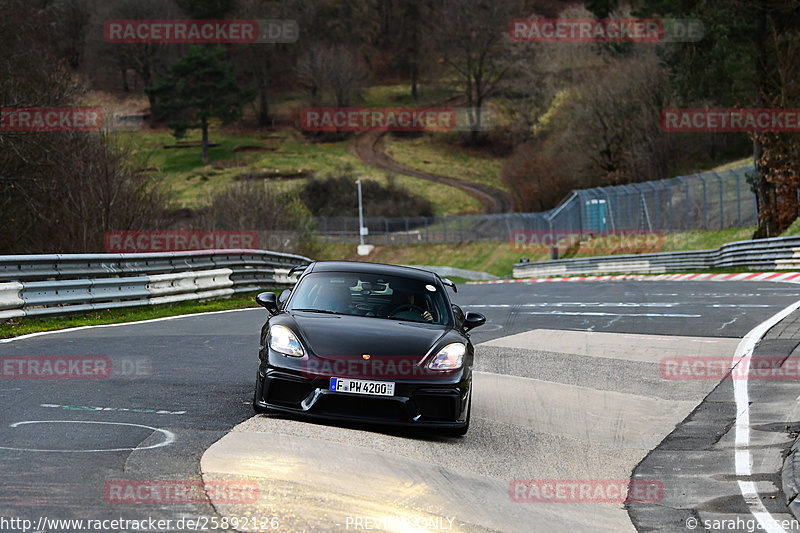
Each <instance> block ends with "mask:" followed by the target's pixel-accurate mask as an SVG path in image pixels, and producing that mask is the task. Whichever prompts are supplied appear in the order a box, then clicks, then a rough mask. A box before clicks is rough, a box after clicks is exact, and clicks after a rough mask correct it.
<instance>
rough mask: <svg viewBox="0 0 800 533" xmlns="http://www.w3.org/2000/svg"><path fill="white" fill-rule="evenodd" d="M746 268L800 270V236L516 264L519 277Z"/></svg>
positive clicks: (515, 270)
mask: <svg viewBox="0 0 800 533" xmlns="http://www.w3.org/2000/svg"><path fill="white" fill-rule="evenodd" d="M710 268H746V269H748V270H793V269H800V237H775V238H772V239H758V240H753V241H738V242H730V243H727V244H723V245H722V246H720V247H719V248H716V249H712V250H696V251H691V252H663V253H655V254H630V255H610V256H601V257H583V258H577V259H560V260H554V261H537V262H534V263H517V264H515V265H514V277H515V278H542V277H550V276H570V275H585V274H588V275H597V274H615V273H631V274H663V273H665V272H684V271H694V270H708V269H710Z"/></svg>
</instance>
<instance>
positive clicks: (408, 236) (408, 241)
mask: <svg viewBox="0 0 800 533" xmlns="http://www.w3.org/2000/svg"><path fill="white" fill-rule="evenodd" d="M403 220H405V222H406V243H411V235H409V234H408V217H403Z"/></svg>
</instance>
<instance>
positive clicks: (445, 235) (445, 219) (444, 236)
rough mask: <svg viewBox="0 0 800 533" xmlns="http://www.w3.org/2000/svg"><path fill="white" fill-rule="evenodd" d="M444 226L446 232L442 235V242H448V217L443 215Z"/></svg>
mask: <svg viewBox="0 0 800 533" xmlns="http://www.w3.org/2000/svg"><path fill="white" fill-rule="evenodd" d="M442 226H443V227H444V234H443V235H442V242H447V217H446V216H443V217H442Z"/></svg>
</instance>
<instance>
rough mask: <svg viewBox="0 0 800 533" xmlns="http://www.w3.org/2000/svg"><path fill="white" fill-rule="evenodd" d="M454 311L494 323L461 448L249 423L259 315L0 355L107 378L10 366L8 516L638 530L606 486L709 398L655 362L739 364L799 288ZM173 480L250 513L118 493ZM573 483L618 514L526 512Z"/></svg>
mask: <svg viewBox="0 0 800 533" xmlns="http://www.w3.org/2000/svg"><path fill="white" fill-rule="evenodd" d="M452 298H453V299H454V301H455V302H456V303H458V304H460V305H462V307H464V309H465V310H474V311H478V312H481V313H483V314H485V315H486V317H487V319H488V320H487V323H486V325H485V326H483V327H481V328H479V329H477V330H475V331H474V333H473V335H472V339H473V342H474V343H475V345H476V368H475V370H476V372H475V377H474V391H473V395H474V396H473V404H472V406H473V413H472V426H471V429H470V431H469V433H468V434H467V435H466V436H465V437H462V438H455V437H444V436H439V435H435V434H430V433H422V432H413V431H401V430H391V429H385V428H378V427H368V426H359V425H344V424H341V425H338V424H328V423H315V422H309V421H300V420H295V419H292V418H287V417H282V416H274V415H267V416H256V417H254V416H253V412H252V409H251V406H250V404H251V400H252V393H253V385H254V375H255V370H256V360H257V349H258V333H259V329H260V327H261V324H262V323H263V320H264V318H265V314H266V313H265V311H263V310H261V309H253V310H243V311H232V312H223V313H215V314H208V315H197V316H188V317H180V318H173V319H167V320H156V321H151V322H144V323H137V324H129V325H118V326H112V327H95V328H87V329H78V330H73V331H65V332H60V333H54V334H46V335H36V336H31V337H28V338H22V339H16V340H11V341H3V342H2V343H0V356H2V357H4V358H9V357H12V358H16V359H12V360H13V361H19V360H20V358H24V356H79V357H83V358H87V357H88V358H94V360H95V361H100V362H104V363H107V364H108V371H107V373H106V374H103V375H101V376H100V379H22V378H21V376H14V375H13V370H14V369H13V368H11V369H10V370H9V369H7V368H5V367H4V373H3V377H2V379H0V402H1V403H2V406H3V409H2V410H0V479H2V480H3V482H2V484H0V517H5V518H6V519H10V518H17V519H28V520H31V521H32V523H33V524H34V526H36V525H41V530H42V531H68V530H77V528H71V529H70V528H67V527H62V528H59V527H57V525H54V523H53V522H42V521H41V519H42V517H44V518H45V519H46V520H48V521H51V520H59V519H76V520H90V519H93V520H101V519H107V520H110V519H130V520H144V519H153V520H156V519H161V520H170V521H171V522H169V523H166V522H165V523H166V524H167V525H169V526H170V527H168V528H164V529H171V530H185V529H186V528H185V527H183V528H181V527H179V526H178V524H179V522H178V521H179V520H181V519H183V520H184V521H185V520H187V519H202V520H203V521H205V523H207V524H212V523H215V524H216V525H218V526H220V527H217V528H215V529H226V528H224V527H221V526H223V525H224V526H227V528H228V529H233V528H231V527H230V526H231V525H236V524H233V523H232V522H230V521H228V522H220V520H221V519H223V518H226V519H232V518H233V517H239V518H245V517H246V521H245V520H242V521H240V522H239V524H238V525H239V527H237V528H236V529H239V530H243V531H264V530H278V531H341V530H357V529H366V528H367V527H366V526H367V525H369V526H372V529H373V530H375V529H378V530H380V529H382V530H387V531H392V530H422V531H424V530H448V531H635V527H634V524H633V523H632V522H631V518H630V516H629V514H628V510H627V509H626V508H625V506H624V505H623V503H622V502H621V501H615V499H614V497H613V496H614V495H613V494H611V493H609V492H608V489H609V487H610V486H612V485H613V484H614V482H617V481H619V482H621V483H626V482H627V480H628V479H629V478H630V477H631V472H632V471H633V469H634V468H635V467H636V466H637V464H639V463H640V462H641V461H642V459H644V458H645V457H646V456H647V454H648V453H649V452H650V451H651V450H653V449H655V448H656V447H657V446H658V445H659V443H661V442H662V440H664V438H665V437H667V435H669V434H670V433H671V432H672V431H673V430H674V429H675V427H676V425H678V424H680V423H681V422H682V421H683V420H684V419H686V417H687V416H689V415H690V413H692V412H693V411H694V410H695V408H697V407H698V405H699V404H700V403H701V402H702V401H703V399H704V398H705V397H706V395H708V394H709V393H710V392H711V391H712V390H713V389H714V388H715V387H716V386H717V384H718V380H712V379H694V380H687V379H679V378H675V379H672V378H670V377H669V376H666V377H665V376H664V374H663V372H662V369H663V365H660V363H663V359H664V358H667V357H672V358H686V357H709V358H719V359H725V358H727V359H730V358H731V357H732V356H733V354H734V351H735V349H736V347H737V345H738V344H739V341H740V339H741V338H742V337H743V336H744V335H745V334H746V333H747V332H748V331H750V330H751V329H752V328H754V327H755V326H756V325H758V324H759V323H761V322H763V321H764V320H766V319H767V318H769V317H770V316H772V315H774V314H776V313H777V312H778V311H780V310H781V309H783V308H785V307H787V306H788V305H790V304H792V303H793V302H796V301H797V300H800V286H795V285H791V284H785V283H769V282H723V283H720V282H703V281H696V282H694V281H693V282H632V281H631V282H587V283H566V282H563V283H558V282H555V283H539V284H524V283H509V284H484V285H464V286H461V287H459V292H458V294H456V295H452ZM5 361H6V359H4V364H5ZM14 364H16V363H14ZM6 370H8V371H10V372H11V374H9V373H8V372H6ZM28 370H30V368H28ZM28 377H30V375H28ZM709 431H711V429H709ZM731 461H732V460H731ZM164 480H171V481H173V482H180V483H186V484H187V485H191V486H195V485H196V486H198V487H202V485H201V484H202V483H205V484H206V486H207V485H208V484H209V483H219V482H240V483H245V484H250V485H249V486H256V487H257V488H258V490H257V498H256V499H255V500H252V499H251V500H248V499H247V498H238V499H237V498H235V497H234V498H229V499H227V500H224V501H215V503H214V505H211V504H210V503H209V501H208V499H207V498H206V497H204V496H203V494H206V496H207V494H208V493H207V492H205V493H204V492H203V491H200V492H198V495H199V496H198V497H197V498H195V499H194V500H192V501H185V500H180V501H166V500H165V499H164V498H163V497H161V496H158V495H154V494H152V491H151V492H150V493H142V492H141V491H140V492H139V493H138V494H137V495H136V498H137V499H136V501H135V502H134V501H133V500H129V499H128V500H126V499H125V498H120V497H119V493H117V495H116V496H115V493H113V492H110V491H113V489H114V488H115V487H116V488H119V487H120V486H131V485H132V484H134V482H136V483H144V484H147V483H150V484H151V485H152V484H153V482H154V481H164ZM526 480H527V481H526ZM576 480H583V481H584V482H591V483H595V485H596V487H595V488H597V487H599V486H602V488H603V490H605V491H606V492H605V496H607V500H608V501H569V502H567V501H559V502H558V503H553V502H548V503H542V502H537V501H532V500H531V493H530V489H531V487H535V486H537V482H538V483H539V486H542V482H544V481H547V482H549V483H551V484H553V483H555V484H558V483H562V484H566V485H569V484H570V483H574V482H575V481H576ZM662 481H665V480H662ZM192 484H194V485H192ZM137 486H138V485H137ZM519 487H523V488H522V489H521V488H519ZM663 489H664V491H668V489H669V487H666V486H665V487H663ZM731 496H732V497H733V496H735V495H731ZM587 498H589V495H588V493H585V494H583V500H586V499H587ZM578 499H579V500H580V499H581V498H578ZM167 500H168V499H167ZM732 505H733V504H732ZM723 511H724V509H723ZM213 521H216V522H213ZM73 525H74V524H73ZM45 526H46V527H45ZM415 528H416V529H415ZM8 529H11V528H8ZM159 529H161V528H159ZM209 529H211V528H210V527H209ZM20 530H21V529H20ZM31 530H34V528H31ZM84 530H85V529H84ZM127 530H133V529H130V528H129V529H127Z"/></svg>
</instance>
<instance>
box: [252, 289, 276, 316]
mask: <svg viewBox="0 0 800 533" xmlns="http://www.w3.org/2000/svg"><path fill="white" fill-rule="evenodd" d="M256 302H257V303H258V305H260V306H261V307H263V308H264V309H266V310H267V311H269V313H270V314H271V315H274V314H275V313H277V312H278V300H277V298H276V297H275V293H274V292H261V293H259V294H258V296H256Z"/></svg>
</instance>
